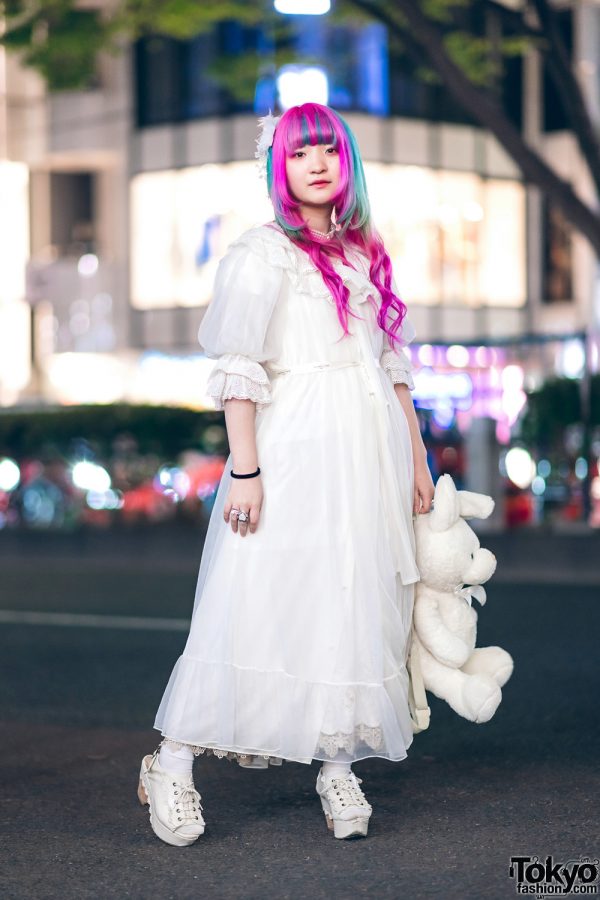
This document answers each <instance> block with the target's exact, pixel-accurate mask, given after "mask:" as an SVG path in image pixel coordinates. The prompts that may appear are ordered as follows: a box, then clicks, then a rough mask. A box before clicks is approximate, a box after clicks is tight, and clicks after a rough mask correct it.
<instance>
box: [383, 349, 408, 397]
mask: <svg viewBox="0 0 600 900" xmlns="http://www.w3.org/2000/svg"><path fill="white" fill-rule="evenodd" d="M380 363H381V368H382V369H384V370H385V371H386V372H387V373H388V375H389V376H390V378H391V379H392V383H393V384H407V385H408V388H409V390H411V391H414V389H415V383H414V381H413V377H412V373H413V371H414V370H413V365H412V363H411V361H410V360H409V358H408V356H407V355H406V353H405V352H404V351H403V350H399V351H397V352H396V351H395V350H391V349H388V350H384V351H383V353H382V354H381V358H380Z"/></svg>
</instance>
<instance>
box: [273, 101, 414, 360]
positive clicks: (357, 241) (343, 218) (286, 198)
mask: <svg viewBox="0 0 600 900" xmlns="http://www.w3.org/2000/svg"><path fill="white" fill-rule="evenodd" d="M306 144H332V145H333V146H335V147H337V149H338V153H339V159H340V184H339V189H338V191H337V193H336V195H335V196H334V198H333V203H334V211H335V219H336V223H337V225H338V226H339V231H338V232H337V235H338V237H339V238H344V239H345V240H346V241H347V242H348V244H350V245H351V246H352V247H354V248H355V249H356V250H358V251H359V252H361V253H363V254H364V255H365V256H366V257H367V259H368V260H369V277H370V280H371V282H372V283H373V285H374V286H375V287H376V288H377V290H378V291H379V293H380V295H381V306H380V307H377V304H376V301H375V300H374V299H373V303H375V306H376V310H377V322H378V324H379V327H380V328H381V329H382V330H383V331H385V332H386V333H387V335H388V336H389V339H390V344H391V346H392V347H395V345H396V344H399V345H400V346H404V345H405V344H406V341H404V340H402V338H398V337H397V332H398V331H399V330H400V329H401V326H402V321H403V319H404V316H405V315H406V311H407V309H406V305H405V304H404V303H403V302H402V300H401V299H400V297H397V296H396V294H394V292H393V291H392V288H391V284H392V264H391V261H390V257H389V255H388V253H387V252H386V250H385V247H384V245H383V241H382V239H381V237H380V235H379V234H378V232H377V231H376V230H375V228H374V227H373V224H372V222H371V209H370V204H369V198H368V194H367V186H366V181H365V175H364V169H363V164H362V160H361V157H360V152H359V149H358V144H357V142H356V138H355V136H354V134H353V132H352V131H351V129H350V127H349V126H348V124H347V123H346V122H345V121H344V119H343V118H342V117H341V116H340V115H339V113H337V112H335V111H334V110H333V109H331V107H328V106H323V105H322V104H320V103H303V104H302V106H292V107H291V108H290V109H288V110H287V111H286V112H285V113H283V115H282V116H281V119H280V120H279V122H278V123H277V127H276V128H275V133H274V137H273V145H272V146H271V147H270V148H269V150H268V154H267V185H268V189H269V196H270V198H271V202H272V204H273V210H274V212H275V219H276V221H277V222H278V223H279V225H280V226H281V228H282V229H283V230H284V231H285V233H286V234H287V235H288V237H289V238H290V240H291V241H293V243H295V244H296V245H297V246H298V247H300V248H301V249H302V250H303V251H304V252H305V253H306V254H307V255H308V256H309V257H310V259H311V260H312V262H313V263H314V265H315V266H316V267H317V269H318V270H319V271H320V272H321V275H322V276H323V281H324V282H325V284H326V285H327V287H328V288H329V290H330V291H331V294H332V297H333V299H334V301H335V304H336V308H337V312H338V317H339V320H340V323H341V325H342V329H343V332H344V335H346V334H349V331H348V315H349V314H350V315H351V316H353V317H354V318H357V317H356V316H355V314H354V313H353V312H352V310H351V309H350V307H349V305H348V298H349V296H350V292H349V290H348V288H347V287H346V286H345V284H344V283H343V281H342V279H341V277H340V276H339V275H338V273H337V272H336V270H335V269H334V268H333V266H332V264H331V261H330V260H331V258H332V257H336V258H338V259H341V260H343V261H344V262H345V263H346V265H349V266H351V263H350V262H349V261H348V260H347V259H346V257H345V255H344V251H343V247H342V244H341V241H339V240H337V239H336V238H333V239H332V240H330V241H327V240H321V239H319V238H318V237H315V236H314V235H313V234H312V233H311V232H310V231H309V229H308V226H307V224H306V222H305V221H304V219H303V218H302V216H301V214H300V202H299V201H298V200H296V199H295V198H294V196H293V195H292V194H291V192H290V189H289V186H288V182H287V176H286V159H287V157H288V156H290V155H292V154H293V153H294V152H295V151H296V150H298V149H299V148H300V147H304V146H305V145H306ZM351 268H354V266H351ZM392 311H393V312H396V313H397V316H396V317H395V318H394V319H393V320H392V321H391V322H388V313H389V312H392ZM359 318H360V317H359Z"/></svg>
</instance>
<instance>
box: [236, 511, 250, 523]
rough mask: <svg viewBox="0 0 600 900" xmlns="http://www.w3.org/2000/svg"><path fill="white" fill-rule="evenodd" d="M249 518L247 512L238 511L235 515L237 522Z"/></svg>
mask: <svg viewBox="0 0 600 900" xmlns="http://www.w3.org/2000/svg"><path fill="white" fill-rule="evenodd" d="M249 518H250V516H249V515H248V513H247V512H242V511H240V514H239V516H238V517H237V520H238V522H247V521H248V520H249Z"/></svg>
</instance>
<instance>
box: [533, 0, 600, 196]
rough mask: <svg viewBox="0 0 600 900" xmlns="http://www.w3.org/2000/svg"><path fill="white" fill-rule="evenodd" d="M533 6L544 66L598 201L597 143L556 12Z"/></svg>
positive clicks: (542, 2) (543, 0)
mask: <svg viewBox="0 0 600 900" xmlns="http://www.w3.org/2000/svg"><path fill="white" fill-rule="evenodd" d="M533 4H534V6H535V9H536V12H537V15H538V19H539V22H540V25H541V27H542V30H543V32H544V34H545V35H546V37H547V39H548V40H547V42H546V46H547V50H546V52H545V54H544V56H545V60H546V64H547V66H548V69H549V71H550V75H551V77H552V80H553V82H554V84H555V86H556V89H557V91H558V93H559V96H560V99H561V101H562V104H563V107H564V109H565V112H566V114H567V117H568V119H569V121H570V123H571V127H572V129H573V132H574V133H575V136H576V138H577V142H578V144H579V148H580V150H581V153H582V155H583V157H584V159H585V160H586V162H587V164H588V166H589V169H590V173H591V175H592V178H593V180H594V185H595V187H596V193H597V195H598V197H599V198H600V143H599V142H598V138H597V136H596V132H595V129H594V125H593V123H592V120H591V118H590V115H589V112H588V109H587V106H586V104H585V100H584V97H583V93H582V90H581V86H580V84H579V81H578V80H577V78H576V76H575V73H574V72H573V67H572V65H571V60H570V59H569V55H568V53H567V48H566V47H565V45H564V41H563V39H562V35H561V33H560V29H559V26H558V22H557V19H556V12H555V10H554V9H552V7H551V6H550V4H549V3H548V2H547V0H533Z"/></svg>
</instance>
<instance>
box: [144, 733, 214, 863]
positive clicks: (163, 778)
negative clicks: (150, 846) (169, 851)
mask: <svg viewBox="0 0 600 900" xmlns="http://www.w3.org/2000/svg"><path fill="white" fill-rule="evenodd" d="M158 752H159V751H158V750H155V751H154V753H153V754H152V755H149V756H145V757H144V758H143V760H142V767H141V769H140V781H139V785H138V797H139V801H140V803H141V804H142V806H143V805H145V804H146V803H147V804H148V805H149V807H150V824H151V825H152V830H153V831H154V834H155V835H156V836H157V837H159V838H160V839H161V841H165V843H167V844H171V846H173V847H188V846H189V845H190V844H193V843H194V841H196V840H197V839H198V838H199V837H200V835H201V834H204V828H205V826H206V823H205V821H204V819H203V818H202V812H201V810H202V808H203V807H202V805H201V803H200V799H201V798H200V794H199V793H198V791H197V790H196V788H195V787H194V780H193V778H192V776H191V775H178V774H173V773H172V772H165V770H164V769H161V767H160V763H159V761H158Z"/></svg>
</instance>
